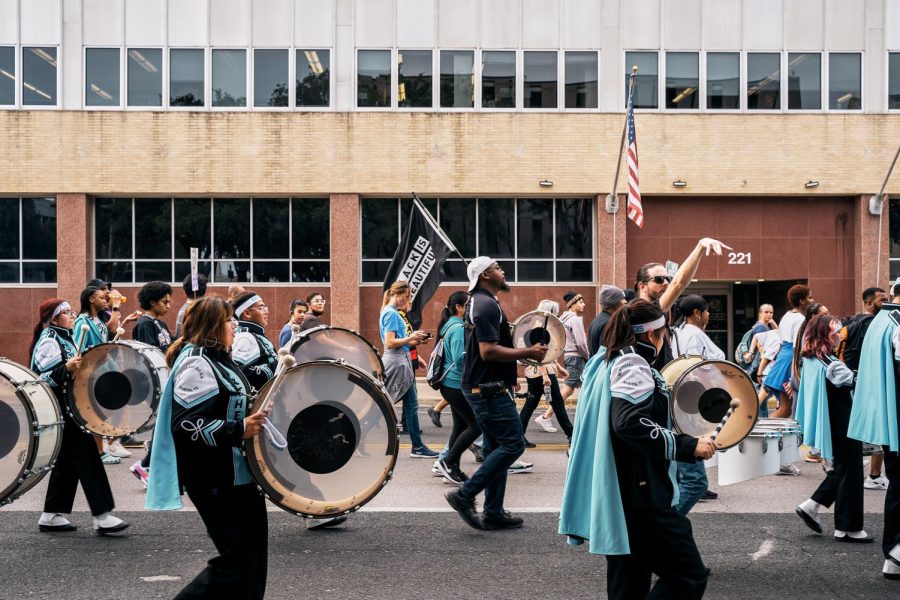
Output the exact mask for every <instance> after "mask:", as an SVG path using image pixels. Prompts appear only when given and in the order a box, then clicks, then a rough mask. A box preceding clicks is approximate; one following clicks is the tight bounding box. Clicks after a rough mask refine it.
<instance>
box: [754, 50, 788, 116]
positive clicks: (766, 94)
mask: <svg viewBox="0 0 900 600" xmlns="http://www.w3.org/2000/svg"><path fill="white" fill-rule="evenodd" d="M747 108H748V109H750V110H778V109H779V108H781V55H780V54H778V53H777V52H751V53H749V54H747Z"/></svg>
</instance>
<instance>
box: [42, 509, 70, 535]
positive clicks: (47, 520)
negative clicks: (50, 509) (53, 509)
mask: <svg viewBox="0 0 900 600" xmlns="http://www.w3.org/2000/svg"><path fill="white" fill-rule="evenodd" d="M38 529H40V530H41V531H75V530H76V529H77V527H75V526H74V525H72V524H71V523H69V520H68V519H67V518H65V517H64V516H62V515H61V514H59V513H42V514H41V518H40V519H38Z"/></svg>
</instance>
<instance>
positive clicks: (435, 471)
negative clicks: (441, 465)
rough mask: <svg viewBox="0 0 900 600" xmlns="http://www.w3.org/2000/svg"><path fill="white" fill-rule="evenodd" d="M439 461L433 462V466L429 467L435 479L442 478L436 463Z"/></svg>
mask: <svg viewBox="0 0 900 600" xmlns="http://www.w3.org/2000/svg"><path fill="white" fill-rule="evenodd" d="M439 460H440V459H438V460H436V461H434V464H433V465H431V472H432V474H434V476H435V477H443V476H444V475H443V473H441V470H440V469H438V461H439Z"/></svg>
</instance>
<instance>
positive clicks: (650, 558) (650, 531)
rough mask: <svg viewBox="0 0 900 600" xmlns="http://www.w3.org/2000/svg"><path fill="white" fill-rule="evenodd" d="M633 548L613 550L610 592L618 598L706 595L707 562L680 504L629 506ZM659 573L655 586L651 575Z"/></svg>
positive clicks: (681, 598)
mask: <svg viewBox="0 0 900 600" xmlns="http://www.w3.org/2000/svg"><path fill="white" fill-rule="evenodd" d="M625 521H626V522H627V525H628V543H629V545H630V546H631V554H629V555H625V556H607V557H606V562H607V566H608V567H609V573H608V576H607V588H606V589H607V594H608V595H609V597H610V598H612V599H618V598H621V599H623V600H633V599H636V598H673V599H677V600H689V599H691V598H702V597H703V592H704V590H706V578H707V575H706V568H705V567H704V566H703V559H701V558H700V551H699V550H697V544H696V543H694V534H693V530H692V529H691V522H690V521H689V520H688V519H687V517H684V516H682V515H679V514H678V513H677V512H676V511H675V509H674V508H666V509H663V510H651V511H627V510H626V514H625ZM653 573H655V574H656V575H657V576H658V577H659V579H658V580H657V582H656V585H654V586H653V589H652V590H651V589H650V580H651V575H652V574H653Z"/></svg>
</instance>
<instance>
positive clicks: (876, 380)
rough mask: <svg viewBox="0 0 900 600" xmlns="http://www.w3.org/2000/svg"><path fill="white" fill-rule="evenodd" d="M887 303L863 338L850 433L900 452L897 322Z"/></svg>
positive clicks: (860, 438) (894, 306)
mask: <svg viewBox="0 0 900 600" xmlns="http://www.w3.org/2000/svg"><path fill="white" fill-rule="evenodd" d="M891 308H896V305H891V307H890V308H889V305H888V304H887V303H885V304H884V305H883V306H882V308H881V311H879V313H878V314H877V315H875V318H874V319H872V324H871V325H870V326H869V330H868V331H867V332H866V337H865V339H863V345H862V351H861V352H860V357H859V374H858V376H857V378H856V392H855V393H854V395H853V410H852V411H851V413H850V428H849V430H848V432H847V435H848V436H849V437H851V438H853V439H855V440H860V441H862V442H868V443H869V444H878V445H881V446H889V447H890V449H891V450H892V451H893V452H900V435H898V431H897V430H898V425H897V389H896V381H895V379H894V346H893V343H892V340H891V337H892V336H893V334H894V330H895V329H896V328H897V324H896V323H895V321H894V319H893V318H892V317H891V313H892V312H895V311H892V310H891Z"/></svg>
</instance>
